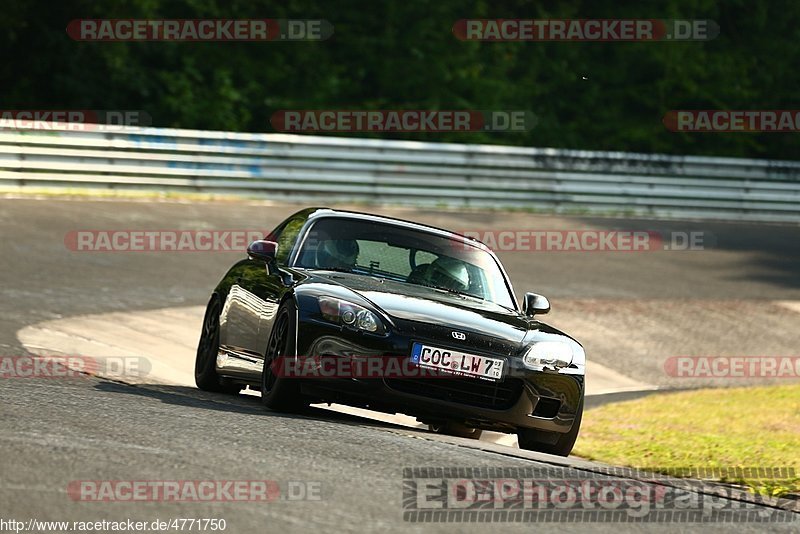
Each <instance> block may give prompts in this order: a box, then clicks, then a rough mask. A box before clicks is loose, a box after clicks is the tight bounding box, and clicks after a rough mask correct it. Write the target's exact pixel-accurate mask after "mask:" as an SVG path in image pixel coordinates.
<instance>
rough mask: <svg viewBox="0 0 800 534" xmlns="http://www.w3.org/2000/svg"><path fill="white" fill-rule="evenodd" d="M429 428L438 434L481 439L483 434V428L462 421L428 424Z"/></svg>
mask: <svg viewBox="0 0 800 534" xmlns="http://www.w3.org/2000/svg"><path fill="white" fill-rule="evenodd" d="M428 430H430V431H431V432H436V433H437V434H444V435H446V436H456V437H458V438H467V439H481V434H483V430H481V429H479V428H472V427H470V426H467V425H463V424H461V423H452V422H448V423H435V424H432V425H428Z"/></svg>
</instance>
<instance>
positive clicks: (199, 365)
mask: <svg viewBox="0 0 800 534" xmlns="http://www.w3.org/2000/svg"><path fill="white" fill-rule="evenodd" d="M221 309H222V306H221V304H220V300H219V297H218V296H217V295H213V296H212V297H211V300H210V301H209V302H208V306H206V314H205V316H204V317H203V329H202V331H201V332H200V341H199V343H198V344H197V355H196V356H195V360H194V382H195V384H197V387H198V388H200V389H202V390H203V391H216V392H220V393H239V392H240V391H241V390H242V388H241V387H240V386H237V385H233V384H224V383H222V382H221V380H220V377H219V375H218V374H217V354H219V314H220V311H221Z"/></svg>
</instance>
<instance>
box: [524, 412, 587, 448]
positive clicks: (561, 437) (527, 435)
mask: <svg viewBox="0 0 800 534" xmlns="http://www.w3.org/2000/svg"><path fill="white" fill-rule="evenodd" d="M582 419H583V398H581V402H580V404H579V405H578V411H577V413H576V414H575V422H573V423H572V428H570V429H569V432H567V433H565V434H556V435H557V436H558V438H557V439H555V442H553V437H554V434H555V433H553V432H542V431H541V430H534V429H529V428H522V429H519V430H518V431H517V438H518V440H519V448H520V449H526V450H529V451H537V452H544V453H547V454H556V455H558V456H569V453H570V452H572V447H574V446H575V440H577V439H578V432H580V429H581V420H582Z"/></svg>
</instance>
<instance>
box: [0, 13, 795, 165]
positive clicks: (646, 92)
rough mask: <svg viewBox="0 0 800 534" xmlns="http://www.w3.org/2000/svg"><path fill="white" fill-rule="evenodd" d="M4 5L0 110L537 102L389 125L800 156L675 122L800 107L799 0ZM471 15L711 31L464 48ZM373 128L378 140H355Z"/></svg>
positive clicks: (165, 112) (516, 138)
mask: <svg viewBox="0 0 800 534" xmlns="http://www.w3.org/2000/svg"><path fill="white" fill-rule="evenodd" d="M4 7H5V10H4V13H3V14H2V15H0V20H2V21H3V23H4V24H3V27H4V29H5V31H4V32H2V33H1V34H0V50H2V51H4V52H5V54H4V57H3V61H2V64H0V77H1V78H0V79H2V82H3V94H4V97H5V99H4V100H5V102H4V104H3V106H2V108H4V109H26V108H32V109H63V108H81V109H140V110H145V111H147V112H148V113H149V114H150V115H151V116H152V118H153V122H154V125H156V126H164V127H179V128H199V129H215V130H236V131H252V132H269V131H272V127H271V126H270V124H269V118H270V116H271V114H272V113H273V112H275V111H277V110H280V109H331V108H332V109H342V108H343V109H475V110H510V109H522V110H530V111H532V112H533V113H534V114H535V115H536V116H537V117H538V123H537V125H536V127H535V128H534V129H533V130H532V131H529V132H526V133H506V134H496V133H495V134H490V133H448V134H431V133H429V134H388V135H387V134H382V137H392V138H405V139H420V140H429V141H451V142H468V143H498V144H509V145H522V146H551V147H566V148H579V149H597V150H632V151H645V152H666V153H677V154H684V153H686V154H713V155H726V156H751V157H770V158H781V159H793V158H794V146H795V145H796V142H795V135H796V134H786V133H783V134H779V133H771V134H744V133H730V134H719V133H717V134H710V133H694V134H688V133H681V134H677V133H672V132H670V131H668V130H667V129H666V128H665V127H664V125H663V124H662V122H661V121H662V117H663V116H664V114H665V113H666V112H667V111H669V110H672V109H716V108H720V109H793V108H795V109H796V108H800V106H798V102H797V100H798V99H797V97H796V96H795V88H797V87H798V86H800V83H799V82H800V79H798V78H800V76H799V75H798V71H797V69H795V68H793V67H792V66H793V65H795V64H797V63H798V61H795V60H797V59H798V55H800V48H798V47H797V46H795V43H796V42H798V37H800V26H797V24H796V23H795V20H797V17H794V16H793V14H794V15H800V4H798V3H796V2H791V1H789V0H774V1H766V2H755V3H754V2H747V1H745V0H728V1H726V2H717V1H715V0H666V1H664V2H661V3H660V5H659V6H658V7H654V6H652V5H647V4H646V3H642V2H620V1H619V0H570V1H566V2H535V3H533V2H527V1H523V0H493V1H491V2H490V1H486V0H473V1H472V2H464V1H463V0H437V1H436V2H427V1H423V0H402V1H394V0H392V1H376V0H373V1H360V2H359V1H348V0H341V1H336V0H331V1H327V2H314V1H311V0H287V1H282V2H268V1H263V0H230V1H222V0H173V1H168V0H121V1H116V2H97V1H92V0H61V1H59V2H52V1H51V0H17V1H9V2H6V4H5V5H4ZM468 17H473V18H475V17H486V18H500V17H508V18H513V17H525V18H548V17H550V18H665V19H668V18H681V19H692V18H710V19H713V20H715V21H717V22H718V23H719V25H720V27H721V34H720V36H719V37H718V38H717V39H715V40H713V41H710V42H681V43H676V42H642V43H624V42H617V43H592V42H585V43H576V42H549V43H534V42H527V43H525V42H523V43H497V42H495V43H492V42H486V43H479V42H463V41H460V40H458V39H456V38H455V37H454V36H453V33H452V26H453V23H454V22H455V21H456V20H457V19H460V18H468ZM77 18H311V19H313V18H324V19H326V20H328V21H330V22H331V23H332V24H333V25H334V28H335V33H334V35H333V37H332V38H331V39H329V40H327V41H323V42H269V43H256V42H239V43H236V42H227V43H191V42H171V43H170V42H132V43H107V42H76V41H73V40H71V39H70V38H69V37H68V36H67V34H66V31H65V28H66V26H67V23H68V22H69V21H70V20H72V19H77ZM353 135H360V136H363V135H366V134H353Z"/></svg>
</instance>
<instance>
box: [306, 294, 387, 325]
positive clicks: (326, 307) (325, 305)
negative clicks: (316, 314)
mask: <svg viewBox="0 0 800 534" xmlns="http://www.w3.org/2000/svg"><path fill="white" fill-rule="evenodd" d="M317 301H318V302H319V309H320V311H321V312H322V317H323V318H324V319H327V320H328V321H331V322H333V323H337V324H341V325H344V326H348V327H350V328H355V329H358V330H364V331H365V332H370V333H373V334H383V333H384V332H385V331H386V329H385V328H384V326H383V323H382V322H381V320H380V319H379V318H378V317H377V316H376V315H375V314H374V313H372V312H371V311H369V310H368V309H366V308H364V307H363V306H359V305H358V304H353V303H352V302H347V301H345V300H339V299H337V298H334V297H319V298H318V299H317Z"/></svg>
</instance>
